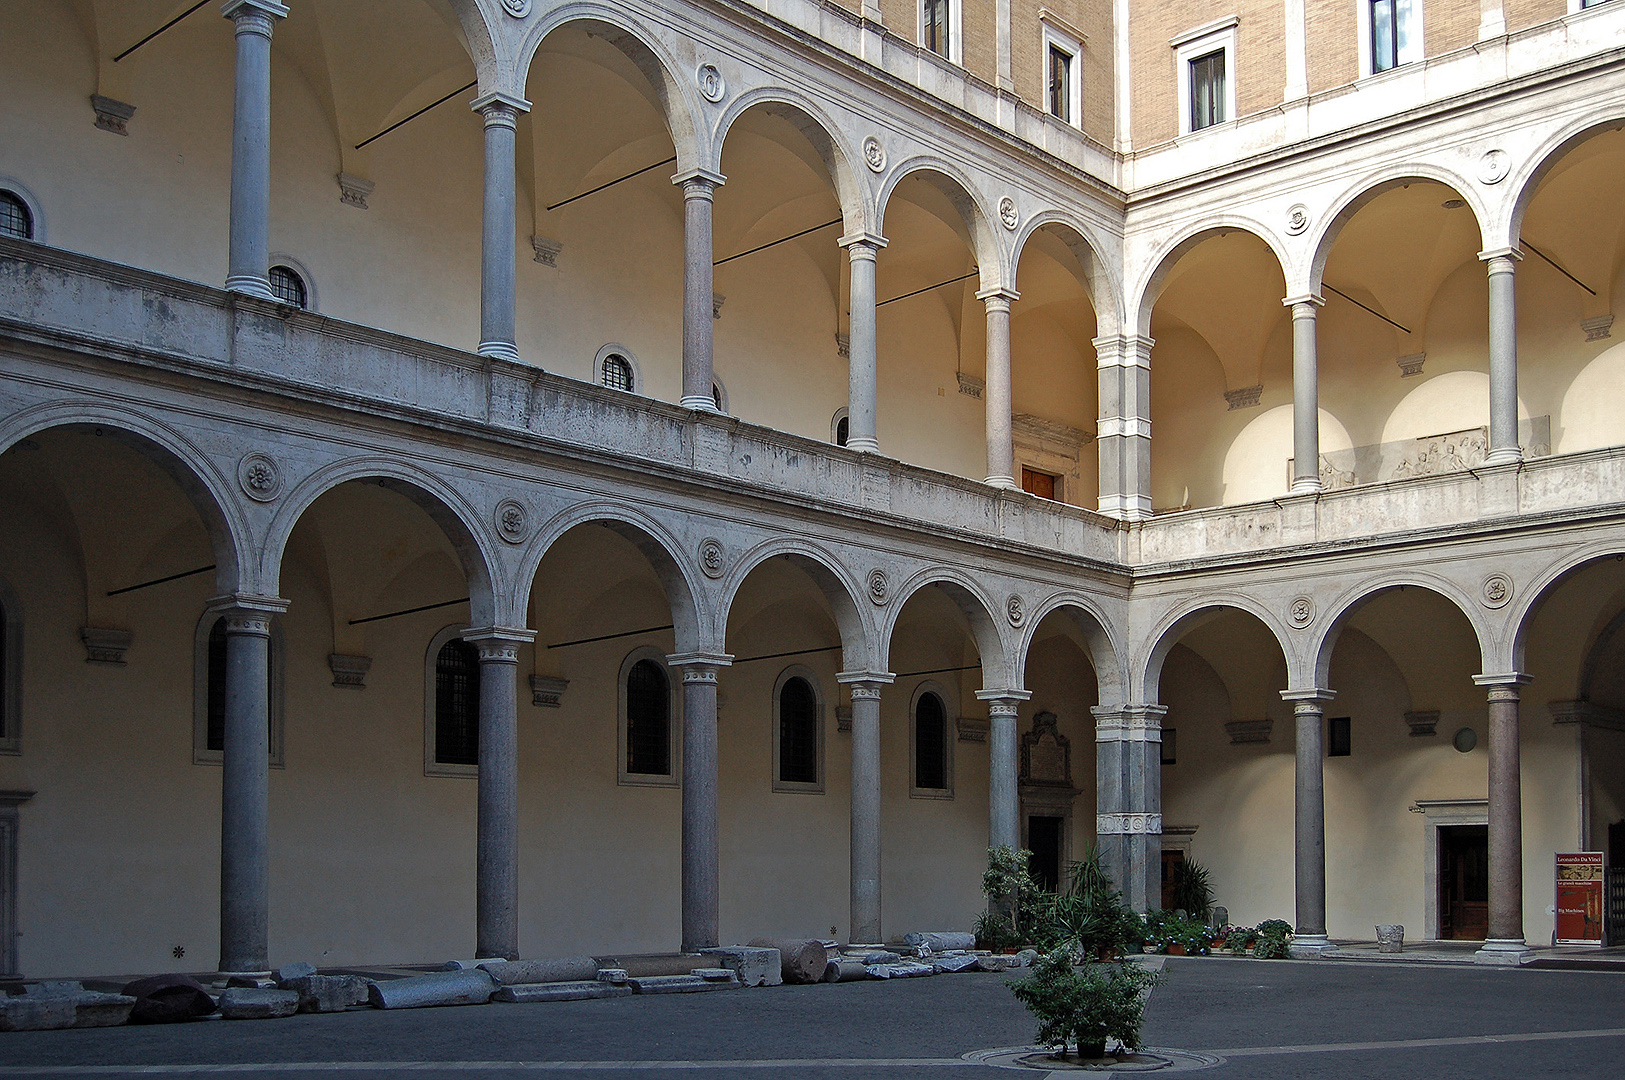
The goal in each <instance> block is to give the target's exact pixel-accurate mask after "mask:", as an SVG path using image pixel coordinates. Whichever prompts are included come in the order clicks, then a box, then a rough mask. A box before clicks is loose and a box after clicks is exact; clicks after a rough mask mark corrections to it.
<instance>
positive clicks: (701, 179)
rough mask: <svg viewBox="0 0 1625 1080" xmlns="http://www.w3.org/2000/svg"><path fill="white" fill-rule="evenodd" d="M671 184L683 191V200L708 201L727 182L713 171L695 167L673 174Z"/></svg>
mask: <svg viewBox="0 0 1625 1080" xmlns="http://www.w3.org/2000/svg"><path fill="white" fill-rule="evenodd" d="M671 182H672V183H673V184H675V185H677V186H678V187H680V188H682V189H683V198H685V199H709V198H710V197H711V196H712V194H713V193H714V192H715V191H716V189H717V188H719V187H721V186H722V185H723V184H725V183H727V182H728V178H727V177H726V176H723V175H722V174H721V173H719V172H717V171H716V170H715V169H707V168H704V167H703V166H695V167H694V168H692V169H684V170H683V171H682V172H679V173H676V174H674V175H673V176H672V178H671Z"/></svg>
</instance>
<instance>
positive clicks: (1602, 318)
mask: <svg viewBox="0 0 1625 1080" xmlns="http://www.w3.org/2000/svg"><path fill="white" fill-rule="evenodd" d="M1580 329H1581V330H1584V331H1585V335H1586V340H1587V341H1602V340H1604V339H1605V338H1609V337H1612V336H1613V330H1614V317H1613V316H1612V315H1598V316H1597V317H1596V318H1595V319H1581V320H1580Z"/></svg>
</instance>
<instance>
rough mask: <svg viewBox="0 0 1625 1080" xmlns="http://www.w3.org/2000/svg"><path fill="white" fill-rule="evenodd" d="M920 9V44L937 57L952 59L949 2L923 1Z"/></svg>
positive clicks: (951, 26)
mask: <svg viewBox="0 0 1625 1080" xmlns="http://www.w3.org/2000/svg"><path fill="white" fill-rule="evenodd" d="M923 3H924V7H923V8H922V9H921V17H920V23H921V34H920V43H921V44H923V45H924V46H925V47H926V48H928V49H930V50H931V51H932V52H934V53H936V54H937V55H938V56H942V57H947V58H948V59H949V60H952V59H953V56H952V55H951V50H952V47H953V42H952V40H951V34H952V32H953V25H952V19H951V17H950V14H951V13H950V12H949V10H948V6H949V0H923Z"/></svg>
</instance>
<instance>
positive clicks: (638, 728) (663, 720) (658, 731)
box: [626, 660, 671, 776]
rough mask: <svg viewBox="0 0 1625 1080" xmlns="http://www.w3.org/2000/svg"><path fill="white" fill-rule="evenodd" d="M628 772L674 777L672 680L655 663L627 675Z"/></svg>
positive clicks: (645, 663)
mask: <svg viewBox="0 0 1625 1080" xmlns="http://www.w3.org/2000/svg"><path fill="white" fill-rule="evenodd" d="M626 771H627V772H629V773H638V774H641V775H644V776H670V775H671V681H670V680H669V679H667V677H666V673H665V672H664V671H663V670H661V667H660V665H659V664H657V663H655V662H654V661H653V660H639V661H638V662H637V663H635V664H633V665H632V668H631V670H629V671H628V672H627V673H626Z"/></svg>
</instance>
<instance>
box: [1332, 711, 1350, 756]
mask: <svg viewBox="0 0 1625 1080" xmlns="http://www.w3.org/2000/svg"><path fill="white" fill-rule="evenodd" d="M1326 726H1327V727H1328V728H1329V731H1328V732H1327V738H1326V756H1327V757H1348V756H1349V753H1350V750H1351V746H1350V731H1349V727H1350V724H1349V718H1348V717H1346V716H1334V717H1332V718H1331V719H1330V720H1328V721H1327V722H1326Z"/></svg>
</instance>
